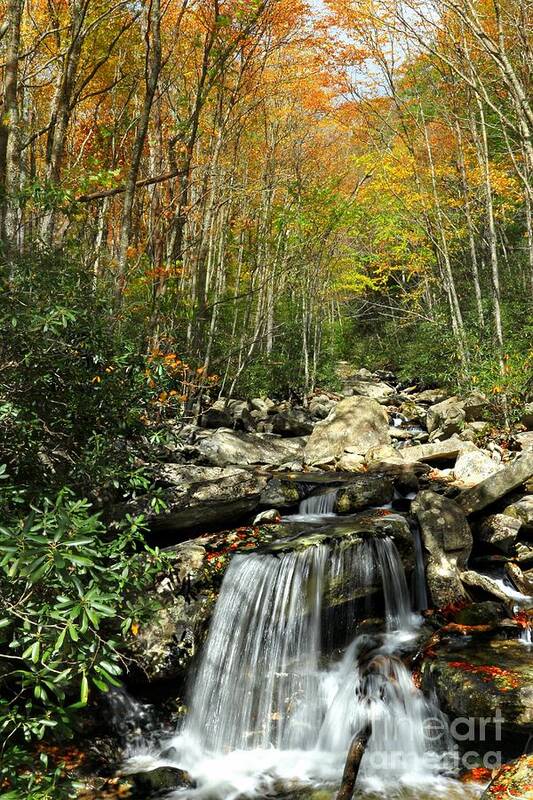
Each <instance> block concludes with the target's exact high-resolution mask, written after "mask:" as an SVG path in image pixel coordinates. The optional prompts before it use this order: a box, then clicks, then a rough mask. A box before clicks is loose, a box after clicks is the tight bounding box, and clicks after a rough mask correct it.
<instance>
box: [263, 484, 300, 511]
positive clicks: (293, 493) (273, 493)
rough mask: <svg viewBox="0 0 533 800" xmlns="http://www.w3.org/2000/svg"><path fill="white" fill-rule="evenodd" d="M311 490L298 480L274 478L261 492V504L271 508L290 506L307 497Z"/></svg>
mask: <svg viewBox="0 0 533 800" xmlns="http://www.w3.org/2000/svg"><path fill="white" fill-rule="evenodd" d="M308 494H309V492H307V491H306V490H305V486H304V485H303V484H301V483H298V482H297V481H293V480H283V479H282V478H273V479H272V480H271V481H270V483H269V484H268V486H267V487H266V488H265V489H264V491H263V493H262V494H261V500H260V505H261V506H262V507H265V506H267V507H269V508H290V507H291V506H296V505H298V503H299V502H300V500H303V498H304V497H307V495H308Z"/></svg>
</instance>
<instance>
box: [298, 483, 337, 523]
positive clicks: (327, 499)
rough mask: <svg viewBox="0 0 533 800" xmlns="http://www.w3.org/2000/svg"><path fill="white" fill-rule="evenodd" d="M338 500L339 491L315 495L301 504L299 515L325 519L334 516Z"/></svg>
mask: <svg viewBox="0 0 533 800" xmlns="http://www.w3.org/2000/svg"><path fill="white" fill-rule="evenodd" d="M336 499H337V489H331V490H330V491H328V492H322V493H321V494H314V495H311V497H306V498H305V499H304V500H302V501H301V502H300V507H299V509H298V515H299V516H300V517H324V516H333V515H334V513H335V501H336Z"/></svg>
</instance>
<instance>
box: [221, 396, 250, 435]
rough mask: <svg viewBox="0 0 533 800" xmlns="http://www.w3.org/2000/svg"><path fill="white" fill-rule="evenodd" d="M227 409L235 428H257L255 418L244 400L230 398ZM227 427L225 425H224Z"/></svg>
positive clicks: (242, 429)
mask: <svg viewBox="0 0 533 800" xmlns="http://www.w3.org/2000/svg"><path fill="white" fill-rule="evenodd" d="M228 411H229V413H230V414H231V419H232V425H233V427H234V428H235V429H236V430H241V431H248V432H249V433H251V432H253V431H255V430H256V428H257V418H256V417H254V416H253V415H252V411H251V409H250V405H249V403H247V402H246V401H245V400H230V401H229V403H228ZM226 427H227V426H226Z"/></svg>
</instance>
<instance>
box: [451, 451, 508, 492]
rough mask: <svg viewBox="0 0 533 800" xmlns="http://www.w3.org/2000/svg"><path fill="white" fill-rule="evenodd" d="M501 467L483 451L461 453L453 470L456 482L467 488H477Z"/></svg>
mask: <svg viewBox="0 0 533 800" xmlns="http://www.w3.org/2000/svg"><path fill="white" fill-rule="evenodd" d="M499 469H501V467H500V465H499V464H497V463H496V462H495V461H493V460H492V458H490V456H488V455H486V454H485V453H483V452H482V451H481V450H472V451H471V452H467V453H461V454H460V455H459V457H458V458H457V461H456V462H455V466H454V468H453V472H454V476H455V480H456V481H458V482H459V483H462V484H463V485H465V486H475V485H476V484H478V483H481V481H483V480H485V479H486V478H489V477H490V476H491V475H494V473H495V472H498V470H499Z"/></svg>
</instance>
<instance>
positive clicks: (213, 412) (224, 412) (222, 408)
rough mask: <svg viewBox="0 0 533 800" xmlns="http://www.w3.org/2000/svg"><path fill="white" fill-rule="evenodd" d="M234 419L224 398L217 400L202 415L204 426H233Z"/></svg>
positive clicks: (201, 420)
mask: <svg viewBox="0 0 533 800" xmlns="http://www.w3.org/2000/svg"><path fill="white" fill-rule="evenodd" d="M232 424H233V420H232V417H231V414H230V412H229V410H228V408H227V406H226V402H225V401H224V400H222V399H221V400H217V401H216V403H213V405H212V406H211V407H210V408H207V409H206V410H205V411H204V412H203V414H202V416H201V417H200V426H201V427H202V428H231V426H232Z"/></svg>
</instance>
